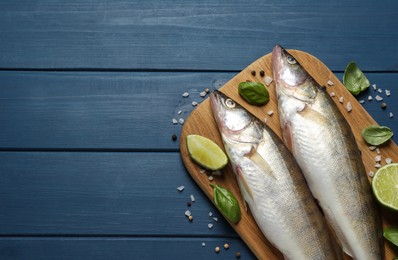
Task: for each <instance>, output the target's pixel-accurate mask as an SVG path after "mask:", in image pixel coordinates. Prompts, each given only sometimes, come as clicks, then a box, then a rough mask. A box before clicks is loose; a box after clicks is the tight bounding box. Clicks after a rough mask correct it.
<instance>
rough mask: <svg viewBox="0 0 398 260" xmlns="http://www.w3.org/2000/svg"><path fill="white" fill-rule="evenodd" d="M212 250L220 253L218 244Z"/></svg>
mask: <svg viewBox="0 0 398 260" xmlns="http://www.w3.org/2000/svg"><path fill="white" fill-rule="evenodd" d="M214 251H215V252H216V253H217V254H218V253H220V247H219V246H216V248H215V249H214Z"/></svg>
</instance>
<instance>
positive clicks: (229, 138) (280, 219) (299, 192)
mask: <svg viewBox="0 0 398 260" xmlns="http://www.w3.org/2000/svg"><path fill="white" fill-rule="evenodd" d="M210 100H211V107H212V111H213V115H214V118H215V120H216V122H217V125H218V128H219V131H220V133H221V136H222V140H223V143H224V147H225V150H226V153H227V155H228V157H229V159H230V162H231V164H232V167H233V170H234V172H235V175H236V178H237V181H238V184H239V188H240V191H241V194H242V196H243V198H244V200H245V201H246V203H247V204H248V206H249V208H250V211H251V213H252V215H253V217H254V219H255V220H256V223H257V225H258V226H259V228H260V229H261V231H262V232H263V234H264V235H265V236H266V238H267V239H268V240H269V241H270V242H271V243H272V244H273V245H274V246H275V247H276V248H277V249H279V251H281V253H282V254H283V255H284V257H285V259H339V257H340V256H341V255H342V252H341V251H339V250H340V248H339V247H338V245H337V243H335V242H334V240H333V239H332V236H331V235H330V233H329V232H328V227H327V225H326V222H325V221H324V218H323V216H322V213H321V211H320V209H319V208H318V206H317V205H316V203H315V200H314V198H313V196H312V195H311V192H310V190H309V188H308V186H307V184H306V182H305V179H304V176H303V175H302V173H301V170H300V168H299V166H298V165H297V163H296V161H295V160H294V158H293V156H292V154H291V153H290V151H289V150H288V149H287V147H286V146H285V145H284V144H283V142H282V140H281V139H280V138H279V137H278V136H277V135H276V134H275V133H274V132H273V131H272V130H271V129H270V128H269V127H268V126H267V125H265V124H264V123H263V122H261V121H260V120H258V119H257V118H255V117H254V116H252V115H251V114H250V113H248V112H247V111H246V110H245V109H244V108H243V107H241V106H240V105H238V104H237V103H235V102H234V101H233V100H232V99H230V98H228V97H227V96H225V95H224V94H222V93H221V92H218V91H215V92H213V93H212V94H211V95H210ZM339 252H340V253H339ZM339 255H340V256H339Z"/></svg>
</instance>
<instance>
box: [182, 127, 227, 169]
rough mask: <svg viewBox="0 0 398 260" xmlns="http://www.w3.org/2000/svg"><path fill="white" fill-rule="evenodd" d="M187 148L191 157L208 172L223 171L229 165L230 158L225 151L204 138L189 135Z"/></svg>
mask: <svg viewBox="0 0 398 260" xmlns="http://www.w3.org/2000/svg"><path fill="white" fill-rule="evenodd" d="M187 148H188V153H189V156H190V157H191V158H192V159H193V160H194V161H195V162H196V163H197V164H199V165H200V166H202V167H204V168H206V169H208V170H212V171H217V170H221V169H222V168H224V167H225V165H227V163H228V157H227V155H226V154H225V153H224V151H223V150H222V149H221V148H220V147H219V146H218V145H217V144H216V143H215V142H213V141H212V140H210V139H208V138H206V137H204V136H201V135H195V134H191V135H188V136H187Z"/></svg>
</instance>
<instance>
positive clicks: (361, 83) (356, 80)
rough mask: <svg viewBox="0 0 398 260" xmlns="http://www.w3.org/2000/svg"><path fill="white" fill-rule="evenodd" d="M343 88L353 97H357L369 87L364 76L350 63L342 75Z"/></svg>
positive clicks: (353, 63)
mask: <svg viewBox="0 0 398 260" xmlns="http://www.w3.org/2000/svg"><path fill="white" fill-rule="evenodd" d="M343 84H344V86H345V87H346V88H347V89H348V91H350V92H351V93H352V94H354V95H358V94H359V93H361V92H362V91H364V90H365V89H367V88H368V87H369V86H370V83H369V80H368V79H367V78H366V76H365V74H363V73H362V71H361V70H360V69H359V68H358V66H357V65H356V64H355V62H353V61H351V62H350V63H348V65H347V67H346V68H345V71H344V75H343Z"/></svg>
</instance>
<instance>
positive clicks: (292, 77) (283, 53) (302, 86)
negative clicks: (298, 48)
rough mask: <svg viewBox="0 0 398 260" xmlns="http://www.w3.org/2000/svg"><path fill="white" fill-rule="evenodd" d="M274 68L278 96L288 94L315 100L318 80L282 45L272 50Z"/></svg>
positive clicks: (297, 97) (305, 100)
mask: <svg viewBox="0 0 398 260" xmlns="http://www.w3.org/2000/svg"><path fill="white" fill-rule="evenodd" d="M272 70H273V76H274V81H275V85H276V93H277V95H278V98H279V96H280V95H287V96H290V97H294V98H295V99H297V100H301V101H303V102H307V103H311V102H313V100H314V99H315V97H316V95H317V91H318V88H317V84H316V82H315V81H314V79H313V78H312V77H311V76H310V75H309V74H308V72H307V71H306V70H305V69H304V68H303V67H302V66H301V64H300V63H299V62H298V61H297V60H296V59H295V58H294V57H293V55H291V54H290V53H289V52H288V51H287V50H285V49H284V48H283V47H282V46H280V45H276V46H275V47H274V49H273V50H272Z"/></svg>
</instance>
